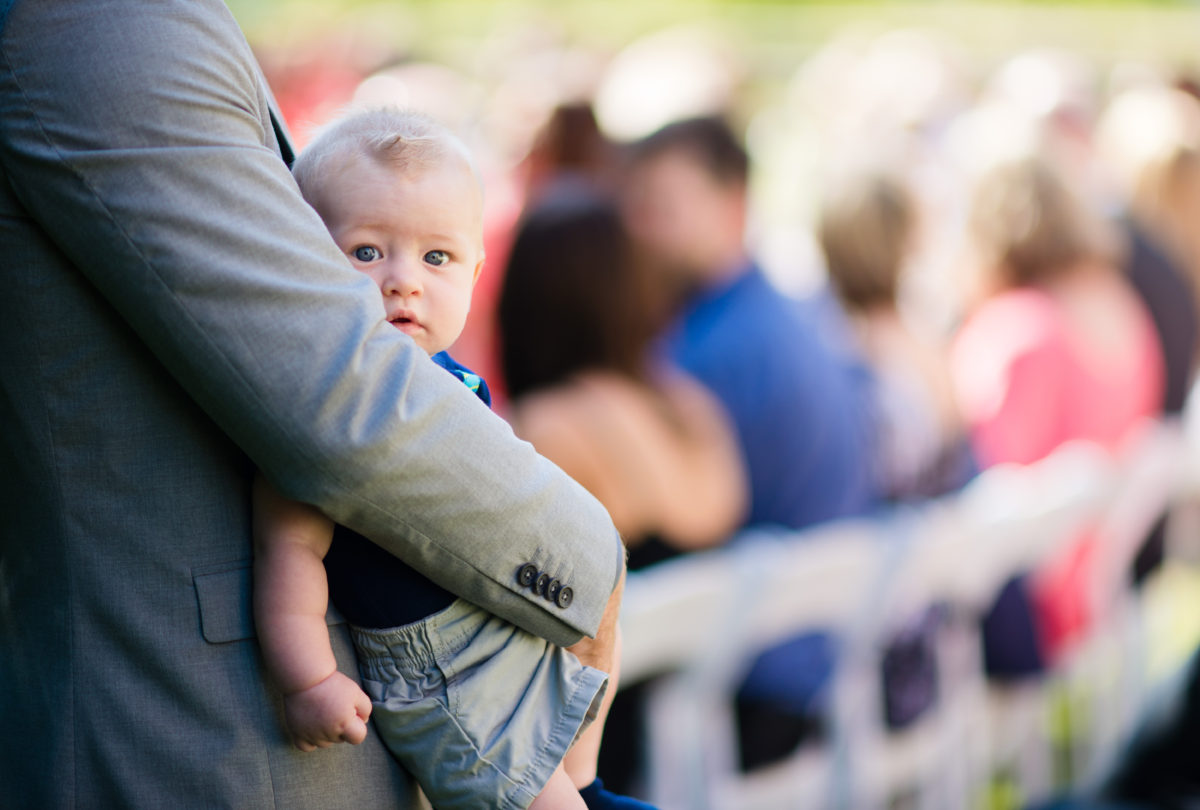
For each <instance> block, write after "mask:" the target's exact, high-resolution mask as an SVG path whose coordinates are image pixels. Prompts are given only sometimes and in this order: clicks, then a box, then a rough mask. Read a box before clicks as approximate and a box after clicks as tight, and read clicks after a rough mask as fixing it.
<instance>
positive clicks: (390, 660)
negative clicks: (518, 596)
mask: <svg viewBox="0 0 1200 810" xmlns="http://www.w3.org/2000/svg"><path fill="white" fill-rule="evenodd" d="M294 171H295V176H296V180H297V182H298V184H299V185H300V188H301V191H302V192H303V194H304V196H305V198H306V199H307V200H308V201H309V203H310V204H311V205H312V206H313V207H314V208H315V209H316V210H317V212H318V213H319V214H320V215H321V217H322V219H323V220H324V221H325V224H326V226H327V227H328V228H329V230H330V233H331V235H332V236H333V238H334V241H335V242H337V244H338V246H339V247H341V248H342V250H343V251H344V252H345V254H346V256H347V258H348V259H349V260H350V261H351V263H352V264H353V265H354V267H355V268H356V269H357V270H359V271H361V272H363V273H365V274H367V275H368V276H370V277H371V278H372V279H373V280H374V281H375V282H376V283H377V284H378V285H379V289H380V292H381V293H382V294H383V298H384V305H385V308H386V313H387V318H388V320H389V321H390V322H391V323H392V324H394V325H395V327H396V328H397V329H399V330H401V331H402V332H404V333H405V334H408V335H410V336H411V337H412V339H413V341H414V342H415V343H416V344H417V345H418V346H420V347H421V348H422V349H424V350H425V351H426V352H428V353H429V354H430V355H431V356H432V359H433V361H434V362H436V363H438V364H439V365H441V366H442V367H443V368H445V369H446V370H447V371H448V372H449V373H451V374H452V375H454V376H455V377H457V378H458V379H459V380H461V381H462V382H463V383H464V384H466V385H467V386H468V387H469V388H471V389H472V390H473V391H475V393H476V394H477V395H478V396H479V398H480V399H481V400H483V402H484V403H488V402H489V397H488V391H487V386H486V384H484V382H483V381H482V380H481V379H480V378H479V377H477V376H476V375H474V374H472V373H471V372H470V371H469V370H467V369H465V368H464V367H462V366H460V365H459V364H457V363H455V362H454V360H453V359H451V358H450V356H449V355H448V354H446V353H445V351H444V350H445V349H446V348H447V347H448V346H449V345H450V344H451V343H453V342H454V340H455V338H457V337H458V335H459V333H460V331H461V330H462V326H463V323H464V322H465V320H466V317H467V312H468V310H469V308H470V301H471V290H472V287H473V286H474V284H475V281H476V279H477V278H478V277H479V272H480V270H481V268H482V266H483V260H484V255H483V248H482V224H481V223H482V189H481V188H480V184H479V180H478V178H477V176H476V175H475V172H474V170H473V167H472V165H471V162H470V158H469V156H468V154H467V151H466V149H465V147H464V146H462V144H461V143H460V142H459V141H458V140H457V139H456V138H454V137H453V136H452V135H451V134H450V133H449V132H448V131H447V130H445V129H444V128H442V127H441V126H439V125H437V124H436V123H434V122H433V121H431V120H429V119H427V118H425V117H423V116H420V115H416V114H413V113H405V112H401V111H395V110H374V111H368V112H365V113H360V114H357V115H353V116H350V117H348V118H346V119H343V120H341V121H339V122H337V123H335V124H334V125H333V126H332V127H330V128H329V129H327V130H326V131H325V132H324V133H322V134H321V135H320V136H319V137H318V138H317V139H316V140H315V141H314V142H313V143H312V144H311V145H310V146H309V147H308V149H306V150H305V152H304V153H303V154H302V155H301V156H300V158H299V160H298V161H297V163H296V166H295V169H294ZM463 486H464V487H469V486H471V481H470V480H464V482H463ZM498 541H499V542H503V539H502V538H501V539H499V540H498ZM255 551H256V557H255V591H254V599H255V617H256V622H257V625H258V632H259V636H260V638H261V641H262V648H263V653H264V657H265V659H266V663H267V666H268V668H269V670H270V672H271V673H272V676H273V677H274V678H275V680H276V681H277V683H278V685H279V687H280V690H281V691H282V692H283V694H284V703H285V716H286V719H287V722H288V725H289V727H290V731H291V732H292V735H293V738H294V740H295V742H296V745H297V746H298V747H299V748H301V749H302V750H311V749H312V748H314V747H323V746H327V745H330V744H333V743H337V742H354V743H356V742H359V741H361V740H362V739H363V737H364V736H365V734H366V727H365V722H366V720H367V717H368V715H372V716H373V717H374V718H375V724H376V727H377V728H378V730H379V732H380V734H381V736H382V737H383V739H384V740H385V742H386V743H387V745H388V747H389V749H391V751H392V752H393V754H394V755H395V756H396V758H397V759H398V760H399V761H400V762H401V763H402V764H403V765H404V767H405V768H406V769H408V770H409V771H410V772H411V773H412V774H413V775H414V776H415V777H416V779H417V781H418V782H419V783H420V785H421V787H422V789H423V790H424V791H425V793H426V795H427V796H428V797H429V799H430V801H431V802H432V804H433V806H434V807H435V808H439V809H440V808H452V807H453V808H469V807H497V808H499V807H511V808H525V807H535V808H538V807H540V808H547V810H557V808H568V807H579V808H583V807H585V806H586V807H591V808H597V807H636V806H644V805H641V804H640V803H633V802H631V801H629V800H626V799H622V798H620V797H615V796H612V795H611V794H609V793H608V792H607V791H604V790H603V789H602V786H600V785H599V784H598V781H597V780H595V757H596V751H597V749H598V746H599V735H600V732H601V727H602V720H599V721H597V715H598V714H599V715H600V716H601V717H602V715H603V713H604V711H605V710H606V705H605V703H604V701H605V698H606V695H605V687H606V682H608V681H609V680H610V678H609V676H608V675H606V674H605V673H604V672H601V671H599V670H597V669H593V668H590V667H585V666H583V665H582V664H581V663H580V662H579V661H578V660H577V659H576V658H575V656H573V655H572V654H571V653H570V652H568V651H567V650H565V649H562V648H560V647H556V646H554V645H552V644H549V643H548V642H545V641H543V640H541V639H538V638H537V637H535V636H533V635H531V634H529V633H527V632H525V631H522V630H520V629H518V628H516V627H514V626H512V625H510V624H508V623H506V622H503V621H501V620H499V619H497V618H496V617H494V616H492V615H490V614H488V613H485V612H483V611H481V610H480V609H478V608H476V607H475V606H473V605H471V604H470V603H468V602H466V601H465V600H462V599H456V598H455V597H454V596H453V595H452V594H451V593H450V592H448V591H445V590H443V589H441V588H440V587H438V586H437V585H436V584H434V583H433V582H431V581H429V580H427V579H425V578H424V577H422V576H420V575H419V574H417V573H416V572H415V571H414V570H413V569H411V568H409V567H408V566H406V565H405V564H404V563H403V562H401V561H400V560H399V559H398V558H396V557H393V556H392V555H390V554H388V553H387V552H385V551H383V550H382V549H379V548H378V547H377V546H375V545H374V544H373V543H371V542H370V541H368V540H367V539H366V538H363V537H361V536H359V535H357V534H355V533H354V532H352V531H350V530H348V529H345V528H343V527H336V528H335V526H334V524H333V522H332V521H330V520H329V519H328V518H327V517H325V516H324V515H323V514H321V513H320V512H318V511H317V510H315V509H313V508H312V507H310V506H308V505H306V504H301V503H297V502H292V501H287V500H285V499H283V498H282V497H281V496H279V495H278V494H277V493H275V492H274V490H273V489H272V488H271V487H270V485H269V484H267V482H266V481H265V480H264V479H262V478H261V477H260V478H259V480H258V482H257V483H256V488H255ZM323 563H324V564H323ZM526 568H530V569H532V568H533V566H531V565H530V566H526ZM327 569H328V577H327V574H326V570H327ZM521 573H522V577H523V579H521V580H520V581H521V584H523V585H526V586H528V587H534V588H535V589H539V590H540V591H541V592H542V593H543V594H544V596H545V597H546V598H547V599H549V600H551V601H553V602H556V603H557V604H559V606H560V607H561V606H563V605H564V604H569V602H570V600H571V597H572V591H571V588H570V586H569V585H567V584H565V583H562V582H559V581H557V580H555V581H543V580H549V577H548V575H546V574H540V575H539V572H537V571H534V570H530V571H528V572H526V571H524V570H522V572H521ZM330 594H331V595H332V598H333V601H334V603H335V604H336V605H337V607H338V608H339V609H340V610H341V611H342V612H343V613H344V614H345V615H346V617H347V618H348V619H349V620H350V622H351V624H352V625H353V635H354V641H355V647H356V649H357V651H358V656H359V664H360V669H361V672H362V676H363V683H364V687H365V688H366V689H367V691H368V692H369V694H370V699H369V700H368V699H367V696H366V695H365V694H363V692H362V690H360V689H359V687H358V685H357V684H355V683H354V682H353V681H352V680H351V679H349V678H347V677H346V676H344V675H342V674H341V673H339V672H337V670H336V668H335V667H334V661H333V655H332V653H331V651H330V643H329V635H328V631H327V629H326V626H325V618H324V617H325V612H326V608H327V601H328V596H329V595H330ZM619 595H620V588H619V587H618V589H617V590H616V591H615V592H614V594H613V596H612V599H611V601H610V610H612V611H614V614H615V610H616V607H617V605H618V603H619ZM614 655H615V653H614ZM614 663H615V662H614ZM611 680H612V681H614V682H615V673H614V677H613V678H612V679H611ZM614 688H615V687H614V686H612V685H609V686H608V689H609V692H610V694H611V691H612V689H614ZM608 699H609V700H611V698H610V697H609V698H608ZM589 723H590V724H591V725H590V726H589ZM572 746H574V747H572ZM564 757H565V764H564ZM580 789H582V793H583V796H582V797H581V795H580ZM585 802H586V804H585Z"/></svg>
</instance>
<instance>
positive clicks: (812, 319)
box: [624, 118, 876, 529]
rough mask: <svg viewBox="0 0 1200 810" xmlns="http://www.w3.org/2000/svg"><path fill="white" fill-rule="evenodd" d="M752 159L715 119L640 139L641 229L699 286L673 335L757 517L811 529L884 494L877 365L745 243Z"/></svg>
mask: <svg viewBox="0 0 1200 810" xmlns="http://www.w3.org/2000/svg"><path fill="white" fill-rule="evenodd" d="M747 173H748V158H747V155H746V153H745V151H744V150H743V149H742V147H741V145H740V144H739V143H738V142H737V139H736V138H735V137H734V135H733V133H732V132H731V131H730V130H729V127H728V125H726V124H725V123H724V122H723V121H721V120H720V119H716V118H698V119H691V120H686V121H679V122H676V123H674V124H670V125H668V126H666V127H664V128H663V129H661V130H659V131H658V132H656V133H654V134H653V135H651V136H649V137H648V138H646V139H644V140H643V141H641V142H639V143H638V144H636V145H635V146H634V149H633V155H632V161H631V171H630V174H629V176H628V179H627V183H626V185H625V192H624V202H625V206H626V207H625V210H626V213H627V215H628V216H627V220H628V223H629V226H630V229H631V230H632V231H633V232H634V235H635V236H636V237H637V238H638V239H639V241H640V242H641V243H643V244H644V245H645V246H647V247H649V248H650V249H651V250H652V251H653V252H654V253H655V254H657V255H658V256H659V257H660V258H661V259H662V260H663V261H664V264H665V265H666V266H668V267H669V268H670V269H671V272H673V273H674V274H675V275H676V281H678V283H679V284H680V285H681V286H682V287H683V288H684V289H685V290H687V291H688V293H687V295H686V302H685V304H684V307H683V311H682V314H681V317H680V318H679V319H678V321H677V323H676V324H675V325H674V327H673V328H672V329H671V330H670V332H669V333H668V335H667V336H666V347H667V350H668V352H669V353H670V355H671V356H672V358H673V359H674V360H675V361H676V362H678V363H679V365H680V366H682V367H683V368H684V369H685V370H687V371H689V372H690V373H692V374H693V375H694V376H696V377H697V378H698V379H699V380H701V381H702V382H703V383H704V384H705V385H707V386H708V387H709V388H711V389H712V390H713V392H715V393H716V395H717V396H718V397H719V398H720V399H721V401H722V402H723V403H724V405H725V407H726V409H727V410H728V411H729V414H730V416H731V418H732V420H733V422H734V425H735V428H736V430H737V433H738V438H739V440H740V443H741V446H742V451H743V453H744V456H745V461H746V467H747V469H748V471H749V475H750V489H751V508H750V512H749V514H748V516H747V518H746V525H747V526H751V525H764V524H774V525H781V526H785V527H788V528H796V529H799V528H803V527H806V526H810V525H813V524H815V523H819V522H821V521H825V520H830V519H833V518H838V517H844V516H847V515H854V514H860V513H862V512H863V511H865V510H866V509H867V508H868V507H869V506H870V505H872V504H873V503H874V501H875V498H876V492H875V487H874V485H873V483H872V477H871V470H870V465H869V463H868V458H869V442H870V426H869V421H868V420H869V405H868V401H869V400H868V395H867V385H868V379H867V377H866V372H865V370H864V369H863V368H862V367H861V366H859V365H858V364H856V363H855V362H853V361H852V360H851V359H850V356H849V349H848V348H846V347H845V346H838V345H836V340H837V336H836V334H835V333H834V330H831V329H829V328H827V327H828V326H829V325H830V324H829V319H828V317H827V315H828V313H827V312H822V310H821V307H822V306H835V305H834V304H833V303H832V301H819V300H814V301H796V300H794V299H792V298H790V297H788V296H786V295H784V294H783V293H781V292H780V291H779V290H777V289H776V288H775V287H774V286H772V284H771V283H770V281H769V280H768V279H767V278H766V276H765V275H764V274H763V272H762V270H761V269H760V268H759V267H758V266H757V265H756V264H755V263H754V261H753V260H752V259H751V258H750V256H749V255H748V254H747V251H746V248H745V222H746V198H747V194H746V184H747Z"/></svg>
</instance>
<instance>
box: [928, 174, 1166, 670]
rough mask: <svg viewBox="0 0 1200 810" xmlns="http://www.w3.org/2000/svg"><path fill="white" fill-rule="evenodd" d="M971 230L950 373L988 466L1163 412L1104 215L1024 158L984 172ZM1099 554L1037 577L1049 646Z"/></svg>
mask: <svg viewBox="0 0 1200 810" xmlns="http://www.w3.org/2000/svg"><path fill="white" fill-rule="evenodd" d="M968 228H969V241H970V244H971V246H972V250H973V252H974V255H975V258H976V259H977V261H978V267H979V269H980V271H981V272H980V274H979V276H978V278H977V282H978V292H977V297H976V299H975V303H974V306H973V307H971V309H970V311H969V312H968V315H967V317H966V319H965V321H964V324H963V326H962V327H961V329H960V330H959V333H958V334H957V336H956V337H955V341H954V344H953V347H952V351H951V370H952V375H953V378H954V383H955V387H956V390H957V393H958V397H959V399H960V404H961V406H962V409H963V414H964V416H965V419H966V421H967V424H968V427H969V430H970V434H971V441H972V444H973V446H974V448H975V452H976V455H977V457H978V459H979V461H980V463H981V464H982V465H984V466H989V465H993V464H998V463H1002V462H1016V463H1030V462H1033V461H1037V460H1038V459H1040V458H1043V457H1045V456H1047V455H1049V454H1050V453H1051V452H1052V451H1053V450H1054V449H1055V448H1057V447H1058V446H1059V445H1061V444H1062V443H1064V442H1066V441H1069V440H1072V439H1086V440H1091V441H1095V442H1098V443H1099V444H1101V445H1103V446H1105V447H1108V448H1111V449H1116V448H1117V447H1118V446H1119V445H1120V443H1121V441H1122V440H1123V439H1124V438H1125V437H1126V436H1127V435H1128V434H1129V432H1130V431H1131V430H1132V429H1134V428H1135V427H1136V426H1137V425H1139V424H1140V423H1141V422H1142V420H1143V419H1146V418H1148V417H1152V416H1153V415H1155V414H1156V413H1158V412H1159V410H1160V406H1161V398H1162V391H1163V374H1164V370H1163V359H1162V349H1161V347H1160V345H1159V343H1158V340H1157V336H1156V333H1155V330H1154V325H1153V322H1152V321H1151V319H1150V316H1149V314H1148V313H1147V312H1146V311H1145V309H1144V307H1143V305H1142V304H1141V301H1140V300H1139V299H1138V298H1137V296H1136V293H1135V292H1134V291H1133V289H1132V288H1131V287H1130V286H1129V285H1128V282H1127V281H1126V280H1125V278H1124V277H1123V276H1122V275H1121V273H1120V271H1119V270H1118V265H1117V263H1116V261H1115V258H1116V253H1115V250H1114V248H1115V245H1114V244H1113V240H1112V238H1110V237H1109V236H1108V234H1107V233H1106V231H1105V230H1104V229H1103V227H1102V223H1101V222H1100V220H1099V219H1098V218H1096V217H1094V216H1092V215H1091V212H1090V210H1089V209H1087V208H1086V206H1085V205H1084V204H1083V203H1082V201H1081V200H1080V199H1078V198H1077V197H1076V196H1075V194H1074V193H1073V191H1072V189H1070V188H1069V187H1068V186H1067V185H1066V184H1065V182H1064V181H1063V180H1062V178H1061V177H1060V176H1059V175H1058V174H1056V173H1055V172H1054V171H1053V170H1052V168H1051V167H1050V166H1049V165H1048V164H1047V163H1045V162H1043V161H1041V160H1038V159H1036V158H1026V159H1022V160H1019V161H1015V162H1012V163H1008V164H1003V165H999V166H996V167H994V168H993V169H991V170H990V171H988V172H987V173H985V174H984V175H983V176H982V177H981V178H980V180H979V182H978V185H977V186H976V188H975V190H974V194H973V197H972V202H971V210H970V214H969V218H968ZM1091 551H1092V548H1091V544H1090V543H1088V542H1086V541H1084V542H1081V543H1080V544H1079V546H1078V547H1077V548H1076V549H1074V552H1073V554H1072V555H1071V558H1070V559H1064V560H1062V561H1058V562H1057V563H1056V564H1055V565H1054V566H1051V569H1049V570H1043V571H1039V572H1038V575H1037V577H1036V578H1035V582H1034V585H1033V590H1034V593H1033V601H1034V602H1035V603H1036V604H1037V613H1038V635H1039V636H1040V639H1039V641H1040V643H1041V645H1042V652H1043V654H1048V655H1050V656H1053V655H1055V654H1056V651H1057V650H1059V649H1061V647H1062V646H1063V645H1064V644H1066V643H1067V642H1069V641H1070V639H1071V638H1073V637H1074V636H1075V635H1076V634H1077V633H1078V632H1079V631H1080V630H1081V629H1082V628H1083V627H1085V626H1086V624H1087V621H1088V617H1087V616H1086V610H1085V609H1084V605H1083V600H1082V587H1081V585H1082V578H1083V577H1084V576H1086V568H1087V565H1088V556H1089V554H1090V553H1091Z"/></svg>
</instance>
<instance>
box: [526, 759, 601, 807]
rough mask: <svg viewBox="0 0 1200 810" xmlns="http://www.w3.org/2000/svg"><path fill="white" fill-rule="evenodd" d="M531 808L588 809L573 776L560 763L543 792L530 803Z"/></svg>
mask: <svg viewBox="0 0 1200 810" xmlns="http://www.w3.org/2000/svg"><path fill="white" fill-rule="evenodd" d="M529 810H587V805H586V804H584V803H583V798H582V797H581V796H580V795H579V790H578V789H577V788H576V787H575V785H574V784H572V783H571V777H569V776H567V772H566V771H565V770H563V766H562V765H559V766H558V767H557V768H555V769H554V773H553V774H551V775H550V780H549V781H548V782H546V786H545V787H544V788H542V792H541V793H539V794H538V797H537V798H536V799H534V800H533V804H531V805H529Z"/></svg>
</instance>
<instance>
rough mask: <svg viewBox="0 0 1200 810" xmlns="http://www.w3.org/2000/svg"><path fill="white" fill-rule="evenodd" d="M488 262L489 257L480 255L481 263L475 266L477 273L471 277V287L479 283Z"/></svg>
mask: <svg viewBox="0 0 1200 810" xmlns="http://www.w3.org/2000/svg"><path fill="white" fill-rule="evenodd" d="M486 261H487V256H486V255H485V254H483V253H480V254H479V262H478V263H477V264H476V265H475V273H474V274H473V275H472V276H471V285H472V286H474V284H475V282H477V281H479V274H480V273H481V272H483V263H484V262H486Z"/></svg>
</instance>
